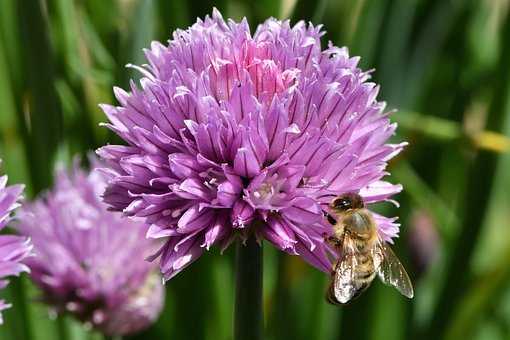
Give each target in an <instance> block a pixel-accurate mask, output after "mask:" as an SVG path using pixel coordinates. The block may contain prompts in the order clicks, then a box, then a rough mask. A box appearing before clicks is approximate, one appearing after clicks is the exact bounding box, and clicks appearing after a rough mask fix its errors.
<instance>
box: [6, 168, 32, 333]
mask: <svg viewBox="0 0 510 340" xmlns="http://www.w3.org/2000/svg"><path fill="white" fill-rule="evenodd" d="M6 184H7V176H2V177H0V230H1V229H3V228H4V227H5V226H6V225H7V223H9V222H10V221H11V213H12V212H13V210H14V209H16V208H18V207H19V206H20V204H19V203H18V201H19V199H20V198H21V193H22V192H23V185H12V186H9V187H6ZM31 249H32V246H31V244H30V240H29V239H27V238H25V237H20V236H14V235H1V236H0V289H1V288H5V287H6V286H7V284H8V283H9V281H7V280H6V279H5V278H6V277H7V276H12V275H15V276H18V275H19V274H20V273H22V272H28V271H29V269H28V267H27V266H26V265H24V264H23V263H21V261H22V260H23V259H25V258H26V257H28V256H29V255H30V253H31ZM10 306H11V305H10V304H8V303H6V302H5V301H4V300H0V311H2V310H4V309H6V308H9V307H10ZM1 323H3V319H2V314H1V313H0V324H1Z"/></svg>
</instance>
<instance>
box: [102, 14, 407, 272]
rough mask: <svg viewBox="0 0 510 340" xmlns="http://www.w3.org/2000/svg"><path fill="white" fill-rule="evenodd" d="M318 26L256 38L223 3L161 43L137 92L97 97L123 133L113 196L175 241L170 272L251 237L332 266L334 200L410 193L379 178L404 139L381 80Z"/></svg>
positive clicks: (387, 232)
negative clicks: (395, 137) (107, 100)
mask: <svg viewBox="0 0 510 340" xmlns="http://www.w3.org/2000/svg"><path fill="white" fill-rule="evenodd" d="M323 34H324V33H323V32H322V31H321V27H320V26H317V27H314V26H312V25H305V23H303V22H299V23H297V24H296V25H295V26H290V23H289V21H283V22H282V21H278V20H276V19H268V20H267V21H266V22H265V23H263V24H262V25H260V26H258V28H257V29H256V31H255V33H254V34H252V33H250V29H249V26H248V23H247V21H246V20H243V21H241V22H239V23H237V22H234V21H232V20H228V21H227V22H226V21H224V20H223V18H222V17H221V15H220V13H219V12H218V11H216V10H215V11H214V12H213V14H212V17H206V18H205V20H203V21H202V20H198V21H197V23H196V24H194V25H193V26H191V27H190V28H189V29H187V30H185V31H183V30H177V31H176V32H174V35H173V39H172V40H170V41H169V44H168V45H167V46H164V45H162V44H160V43H158V42H153V43H152V45H151V48H150V50H146V51H145V54H146V57H147V59H148V62H149V65H145V66H143V67H136V68H137V69H138V70H140V72H141V73H142V74H143V78H142V80H141V81H140V85H141V88H140V89H139V88H137V87H136V85H135V84H134V83H131V88H130V92H126V91H123V90H121V89H118V88H116V89H115V95H116V97H117V100H118V101H119V102H120V106H117V107H115V106H110V105H103V106H102V108H103V111H104V112H105V113H106V115H107V116H108V119H109V121H110V123H109V124H106V125H107V126H108V127H109V128H110V129H112V130H113V131H114V132H116V133H117V134H118V135H119V136H120V137H121V138H122V139H124V140H125V141H126V142H127V145H126V146H120V145H108V146H105V147H103V148H101V149H99V150H98V153H99V155H100V156H101V157H102V158H103V159H104V160H106V161H107V162H108V164H109V166H110V168H109V169H105V172H106V173H108V174H109V176H110V177H111V179H110V181H109V184H108V188H107V190H106V192H105V193H104V201H105V202H106V203H108V204H109V205H110V207H111V208H113V209H114V210H119V211H123V212H124V214H126V215H128V216H138V217H143V218H145V220H146V222H147V223H149V224H150V225H151V226H150V229H149V231H148V234H147V236H148V237H150V238H163V239H165V240H166V243H165V245H164V246H163V247H162V248H161V249H160V251H159V252H158V253H157V254H156V255H155V256H154V258H156V257H158V256H160V265H161V270H162V272H163V273H164V276H165V278H166V279H169V278H171V277H172V276H174V275H175V274H176V273H178V272H179V271H180V270H181V269H183V268H184V267H185V266H187V265H189V264H190V263H191V262H193V261H194V260H195V259H197V258H198V257H199V256H200V255H201V254H202V253H203V252H204V250H206V249H209V247H210V246H212V245H220V246H221V247H225V246H226V245H228V244H229V242H230V241H231V240H232V238H233V237H234V236H235V235H240V236H241V237H247V235H249V234H250V233H253V234H255V235H256V236H257V237H258V238H259V239H262V238H264V239H266V240H268V241H269V242H271V243H272V244H274V245H275V246H276V247H278V248H279V249H281V250H284V251H286V252H288V253H290V254H297V255H301V256H302V257H303V258H304V259H305V260H306V261H308V262H309V263H311V264H312V265H314V266H316V267H317V268H319V269H321V270H323V271H326V272H329V271H330V269H331V258H330V257H329V256H328V254H327V250H328V246H327V245H326V244H325V242H324V240H323V234H324V233H325V232H329V231H330V230H331V225H329V224H328V222H327V221H326V220H325V218H324V216H323V209H325V208H326V207H327V205H328V203H329V202H330V201H331V200H332V198H333V197H335V196H337V195H339V194H341V193H345V192H359V193H360V194H361V195H362V196H363V198H364V199H365V201H366V202H367V203H373V202H378V201H381V200H386V199H388V198H389V197H390V196H391V195H393V194H395V193H396V192H399V191H400V190H401V187H400V186H399V185H392V184H390V183H387V182H385V181H382V180H381V179H382V178H383V177H384V176H385V175H386V174H387V173H386V172H385V171H384V169H385V167H386V162H387V161H388V160H389V159H390V158H392V157H393V156H394V155H395V154H397V153H398V152H399V151H400V150H401V149H402V147H403V144H398V145H392V144H385V143H386V141H387V140H388V138H389V137H390V136H391V135H392V134H393V133H394V131H395V129H396V125H395V124H391V123H390V121H389V118H388V116H387V115H386V114H383V110H384V103H381V102H378V101H377V100H376V97H377V93H378V87H377V86H376V85H375V84H374V83H371V82H368V80H369V78H370V75H369V72H363V71H362V70H361V69H359V68H358V67H357V64H358V60H359V58H351V57H349V55H348V52H347V49H346V48H338V47H335V46H333V45H332V44H331V43H330V44H329V46H328V48H327V49H325V50H322V49H321V43H320V39H321V37H322V35H323ZM376 219H377V222H378V227H379V232H380V234H381V237H383V238H384V239H385V240H387V241H390V240H391V238H392V237H394V236H396V235H397V233H398V225H396V224H395V223H394V220H393V219H388V218H386V217H383V216H379V215H376ZM255 220H258V221H259V222H260V223H252V222H253V221H255ZM333 255H334V254H333Z"/></svg>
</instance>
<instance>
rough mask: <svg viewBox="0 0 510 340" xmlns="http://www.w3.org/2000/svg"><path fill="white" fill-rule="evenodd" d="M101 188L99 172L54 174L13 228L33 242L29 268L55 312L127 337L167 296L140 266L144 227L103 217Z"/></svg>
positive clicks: (145, 246) (147, 246) (146, 246)
mask: <svg viewBox="0 0 510 340" xmlns="http://www.w3.org/2000/svg"><path fill="white" fill-rule="evenodd" d="M105 184H106V182H105V179H104V176H103V175H102V174H100V173H98V172H92V173H90V174H86V173H85V172H84V171H82V170H80V169H79V168H78V167H75V169H74V171H73V172H72V173H71V174H68V173H67V172H65V171H63V170H62V171H60V172H58V174H57V178H56V185H55V188H54V190H53V191H51V192H49V193H47V194H46V195H45V196H44V197H43V198H41V199H38V200H37V201H35V202H34V203H32V204H26V205H25V206H24V207H23V209H22V210H21V212H20V221H19V223H18V224H17V229H18V231H19V232H20V233H22V234H24V235H27V236H30V237H31V238H32V240H33V243H34V247H35V256H34V257H32V258H30V259H28V261H27V264H28V265H29V267H30V269H31V270H32V275H31V277H32V280H33V281H34V282H35V283H36V285H38V286H39V287H40V288H41V290H42V292H43V296H42V300H43V301H44V302H45V303H47V304H48V305H50V306H51V307H52V310H54V311H55V312H56V313H64V312H68V313H70V314H72V315H74V316H75V317H77V318H78V319H79V320H81V321H83V322H84V323H86V324H87V325H90V326H92V327H94V328H96V329H98V330H100V331H102V332H103V333H105V334H108V335H124V334H128V333H133V332H136V331H139V330H141V329H143V328H145V327H147V326H149V325H150V324H151V323H152V322H154V321H155V319H156V318H157V317H158V316H159V313H160V311H161V308H162V303H163V300H164V291H163V289H162V282H161V278H160V276H159V273H158V271H157V269H156V268H155V266H154V265H153V264H151V263H150V262H147V261H144V256H147V255H149V254H150V253H152V252H153V251H154V248H153V243H152V241H150V240H147V239H145V238H144V233H145V230H146V228H144V225H143V224H141V223H139V222H135V221H131V220H129V219H126V218H123V217H122V216H121V215H120V214H118V213H113V212H108V211H107V207H106V205H105V204H104V203H102V202H101V200H100V198H99V197H100V196H99V195H100V193H101V192H102V191H103V190H104V187H105Z"/></svg>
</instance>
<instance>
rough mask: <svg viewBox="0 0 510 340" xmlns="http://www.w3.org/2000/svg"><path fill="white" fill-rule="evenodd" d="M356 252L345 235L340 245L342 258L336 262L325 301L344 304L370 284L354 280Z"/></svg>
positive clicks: (356, 262) (356, 264)
mask: <svg viewBox="0 0 510 340" xmlns="http://www.w3.org/2000/svg"><path fill="white" fill-rule="evenodd" d="M358 264H359V263H358V257H357V250H356V248H355V247H354V244H353V242H352V240H351V239H350V238H349V237H348V236H347V235H346V236H345V237H344V239H343V243H342V257H341V258H340V259H339V260H338V262H337V263H336V265H335V268H334V270H333V273H332V281H331V285H330V286H329V290H328V294H327V300H328V302H330V303H332V304H344V303H347V302H349V301H351V300H352V299H354V298H356V297H357V296H359V295H360V294H361V293H362V292H363V291H364V290H365V289H366V288H367V287H368V286H369V285H370V282H368V283H367V282H361V281H359V280H356V279H355V276H356V271H355V270H356V267H357V266H358Z"/></svg>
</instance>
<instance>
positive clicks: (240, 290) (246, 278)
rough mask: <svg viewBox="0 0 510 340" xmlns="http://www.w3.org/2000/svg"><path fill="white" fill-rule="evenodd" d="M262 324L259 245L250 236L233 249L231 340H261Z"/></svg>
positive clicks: (260, 255) (260, 251)
mask: <svg viewBox="0 0 510 340" xmlns="http://www.w3.org/2000/svg"><path fill="white" fill-rule="evenodd" d="M262 327H263V312H262V246H260V245H259V244H258V243H257V241H256V240H255V238H254V237H250V238H249V239H248V240H247V241H246V244H243V243H242V242H241V241H238V243H237V248H236V295H235V307H234V340H260V339H262V333H263V332H262Z"/></svg>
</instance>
